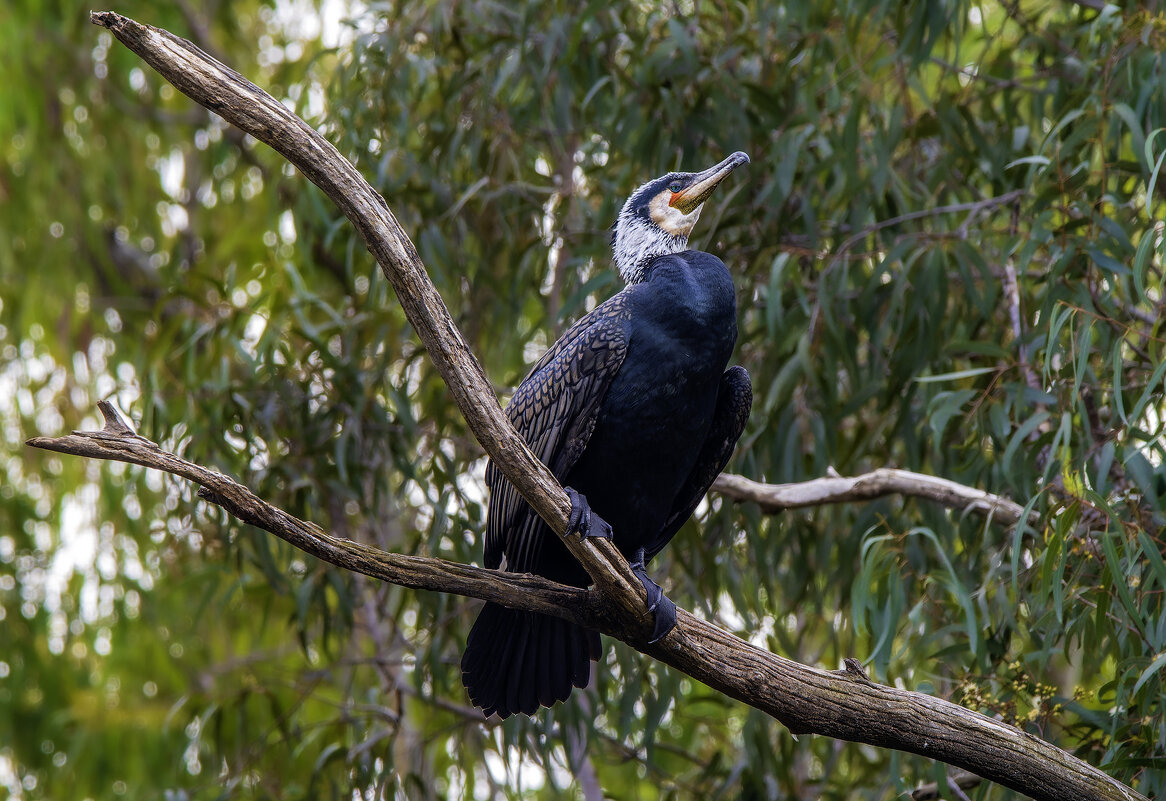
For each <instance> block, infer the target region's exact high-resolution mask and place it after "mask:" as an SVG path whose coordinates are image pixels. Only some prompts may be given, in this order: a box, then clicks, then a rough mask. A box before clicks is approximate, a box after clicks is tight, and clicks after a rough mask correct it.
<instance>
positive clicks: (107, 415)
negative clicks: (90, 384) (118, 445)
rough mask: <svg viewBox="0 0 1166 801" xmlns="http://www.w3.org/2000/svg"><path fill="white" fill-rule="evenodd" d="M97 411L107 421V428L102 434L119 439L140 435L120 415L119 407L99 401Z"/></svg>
mask: <svg viewBox="0 0 1166 801" xmlns="http://www.w3.org/2000/svg"><path fill="white" fill-rule="evenodd" d="M97 409H98V411H100V412H101V416H102V417H103V418H104V419H105V427H104V428H102V429H101V433H103V434H109V435H112V436H117V437H136V436H137V435H138V432H136V431H134V429H133V427H131V426H130V424H129V423H127V422H126V421H125V418H124V417H122V416H121V414H119V413H118V411H117V407H116V406H114V405H113V404H112V403H110V402H109V401H107V400H101V401H97Z"/></svg>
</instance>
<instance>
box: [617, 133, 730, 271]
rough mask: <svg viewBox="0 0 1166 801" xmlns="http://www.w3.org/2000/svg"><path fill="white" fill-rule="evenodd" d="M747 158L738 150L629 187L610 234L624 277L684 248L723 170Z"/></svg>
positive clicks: (724, 171) (724, 173)
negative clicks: (698, 167)
mask: <svg viewBox="0 0 1166 801" xmlns="http://www.w3.org/2000/svg"><path fill="white" fill-rule="evenodd" d="M748 163H749V157H748V156H746V155H745V154H744V153H742V152H741V151H737V152H736V153H734V154H733V155H731V156H729V157H728V158H727V159H725V160H724V161H722V162H721V163H720V164H718V165H717V166H715V167H709V168H708V169H707V170H705V171H704V172H670V173H668V174H667V175H665V176H662V177H660V178H657V179H655V180H654V181H649V182H648V183H646V184H644V185H643V186H641V187H640V188H639V189H637V190H636V191H635V192H632V196H631V197H630V198H628V202H627V203H625V204H624V206H623V210H622V211H621V212H620V213H619V219H618V220H616V223H615V231H614V232H613V234H612V237H611V245H612V249H613V250H614V251H615V266H616V267H617V268H618V269H619V274H620V275H621V276H622V277H623V279H624V281H625V282H627V283H629V284H634V283H636V282H637V281H641V280H643V278H644V270H645V269H646V268H647V266H648V262H650V261H651V260H652V259H654V258H656V257H657V256H664V255H666V254H669V253H679V252H680V251H682V250H684V249H686V248H687V247H688V235H689V234H690V233H692V227H693V226H694V225H696V220H697V218H698V217H700V210H701V208H702V207H703V206H704V202H705V200H706V199H707V198H708V196H709V195H711V194H712V193H713V190H714V189H716V188H717V184H719V183H720V182H721V181H723V180H724V179H725V176H727V175H728V174H729V173H731V172H732V171H733V170H734V169H735V168H736V167H739V166H740V165H742V164H748Z"/></svg>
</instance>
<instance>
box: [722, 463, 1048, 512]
mask: <svg viewBox="0 0 1166 801" xmlns="http://www.w3.org/2000/svg"><path fill="white" fill-rule="evenodd" d="M712 489H713V490H715V491H716V492H719V493H721V495H724V496H725V497H726V498H730V499H732V500H734V501H744V502H752V503H756V504H757V505H758V506H760V507H761V509H762V510H763V511H765V512H770V513H773V512H782V511H785V510H786V509H801V508H804V507H807V506H822V505H823V504H828V503H850V502H853V501H869V500H873V499H874V498H881V497H883V496H886V495H906V496H910V497H915V498H924V499H926V500H929V501H934V502H936V503H939V504H942V505H943V506H946V507H947V508H948V509H957V510H960V511H964V512H970V513H974V514H979V515H983V516H985V517H987V518H988V519H990V520H992V521H994V522H997V523H1000V524H1001V525H1004V526H1014V525H1016V524H1017V523H1019V522H1020V521H1021V519H1022V518H1023V517H1024V507H1023V506H1021V505H1020V504H1018V503H1016V502H1015V501H1010V500H1008V499H1007V498H1005V497H1002V496H1000V495H993V494H992V493H990V492H984V491H983V490H978V489H975V488H973V487H968V486H965V485H964V484H959V483H957V482H955V481H949V480H948V479H946V478H939V477H937V476H928V475H924V474H923V473H913V472H911V471H910V470H900V469H898V468H895V467H881V468H879V469H877V470H872V471H871V472H869V473H863V474H862V475H860V476H839V475H832V476H827V477H826V478H815V479H813V480H812V481H801V482H797V483H793V484H762V483H759V482H757V481H753V480H752V479H748V478H745V477H744V476H738V475H733V474H732V473H722V474H721V475H720V476H717V480H716V481H714V482H713V486H712ZM1028 522H1029V524H1030V525H1033V526H1036V525H1038V524H1039V523H1040V516H1039V515H1037V514H1036V513H1035V512H1032V513H1030V514H1029V516H1028Z"/></svg>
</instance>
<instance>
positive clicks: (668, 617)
mask: <svg viewBox="0 0 1166 801" xmlns="http://www.w3.org/2000/svg"><path fill="white" fill-rule="evenodd" d="M629 567H631V569H632V573H634V574H635V576H636V578H638V579H639V580H640V583H641V584H643V585H644V589H645V590H646V591H647V593H648V611H649V612H651V613H652V614H653V616H654V617H655V621H656V622H655V625H654V626H653V628H652V638H651V639H650V640H648V642H658V641H659V640H661V639H663V637H664V635H665V634H667V633H668V632H670V631H672V627H673V626H675V625H676V604H674V603H672V601H671V600H670V599H669V598H668V596H667V595H665V594H664V590H662V589H661V588H660V585H659V584H657V583H656V582H654V581H652V579H651V577H650V576H648V569H647V567H646V566H645V565H644V549H643V548H640V550H638V551H636V560H635V561H634V562H632V563H631V564H630V565H629Z"/></svg>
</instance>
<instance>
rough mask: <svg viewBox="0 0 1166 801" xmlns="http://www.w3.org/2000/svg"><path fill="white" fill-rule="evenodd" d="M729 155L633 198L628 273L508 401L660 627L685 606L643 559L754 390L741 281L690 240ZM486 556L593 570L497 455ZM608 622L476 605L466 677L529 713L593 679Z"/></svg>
mask: <svg viewBox="0 0 1166 801" xmlns="http://www.w3.org/2000/svg"><path fill="white" fill-rule="evenodd" d="M748 161H749V157H748V156H746V155H745V154H744V153H740V152H738V153H734V154H733V155H731V156H729V157H728V158H727V159H725V160H724V161H722V162H721V163H720V164H718V165H716V166H715V167H711V168H709V169H707V170H705V171H703V172H698V173H677V172H674V173H669V174H668V175H665V176H663V177H661V178H657V179H656V180H654V181H650V182H648V183H646V184H644V185H643V186H641V187H640V188H639V189H637V190H636V191H635V192H634V193H633V194H632V196H631V197H630V198H629V199H628V201H627V203H625V204H624V207H623V210H622V211H621V212H620V214H619V219H618V221H617V222H616V224H615V231H614V234H613V236H612V245H613V249H614V252H615V264H616V266H617V267H618V268H619V272H620V275H621V276H622V277H623V279H624V281H626V282H627V286H626V287H625V288H624V289H623V290H622V291H620V292H619V293H618V294H616V295H615V296H614V297H612V298H610V299H609V300H607V301H606V302H605V303H603V304H601V305H599V306H598V307H596V308H595V309H594V310H593V311H591V312H590V313H589V314H587V315H585V316H584V317H583V318H582V319H580V320H579V321H578V322H576V323H575V324H574V325H573V326H571V328H570V330H568V331H567V333H566V334H564V335H563V336H562V338H561V339H559V341H558V342H556V343H555V344H554V345H553V346H552V347H551V349H550V350H548V351H547V352H546V354H544V355H543V357H542V358H541V359H539V361H538V363H537V364H536V365H535V366H534V368H533V369H532V370H531V371H530V374H529V375H528V376H527V377H526V379H525V380H523V382H522V384H521V385H520V386H519V387H518V389H517V390H516V391H515V393H514V397H513V398H512V399H511V401H510V404H509V405H508V406H507V407H506V415H507V417H508V418H509V419H510V422H511V423H513V424H514V427H515V428H516V429H517V430H518V432H519V433H520V434H521V435H522V436H523V437H524V438H525V439H526V441H527V443H528V444H529V445H530V447H531V449H532V450H533V451H534V453H535V455H536V456H538V457H539V458H540V459H541V460H542V461H543V462H544V463H545V464H546V465H547V466H548V467H549V468H550V469H551V472H553V473H554V475H555V477H556V478H557V479H558V480H559V482H560V483H561V484H563V486H564V487H565V488H566V489H567V494H568V495H569V496H570V498H571V506H572V514H571V521H572V522H571V528H572V529H573V530H574V533H579V534H582V535H584V536H604V535H611V534H612V533H613V532H614V540H613V541H614V543H615V545H616V546H617V547H618V548H619V550H620V551H621V552H622V553H623V554H624V556H626V557H627V558H628V560H629V561H630V562H632V567H633V570H634V572H635V573H636V575H637V576H638V577H639V578H640V580H641V581H642V582H643V583H644V586H645V588H646V589H647V590H648V599H649V605H650V606H651V607H652V608H653V611H654V613H655V620H656V625H655V631H654V633H653V638H654V639H659V638H660V637H662V636H663V635H664V634H666V633H667V631H668V630H669V629H670V628H671V627H672V626H673V625H675V622H676V607H675V606H673V604H672V602H671V601H669V600H668V599H667V598H665V597H664V596H663V593H662V592H661V590H660V587H659V586H657V585H656V584H655V583H654V582H652V581H651V579H649V578H648V575H647V573H646V572H645V568H644V565H645V563H646V562H647V561H648V560H650V559H651V558H652V557H653V556H655V555H656V554H657V553H658V552H659V551H660V550H661V549H662V548H663V547H664V546H665V545H667V544H668V541H669V540H671V539H672V537H673V535H675V534H676V532H677V530H679V528H680V527H681V526H682V525H683V524H684V522H685V521H686V520H688V518H689V517H690V516H691V515H692V512H693V510H695V509H696V506H697V504H698V503H700V500H701V498H703V497H704V494H705V492H706V491H707V490H708V488H709V485H710V484H711V483H712V481H713V479H714V478H716V476H717V474H718V473H720V471H721V470H722V469H723V468H724V466H725V463H726V462H727V461H728V460H729V456H730V455H731V453H732V451H733V446H734V445H735V444H736V442H737V438H738V437H739V436H740V435H741V430H742V429H743V428H744V426H745V420H746V418H747V417H748V416H749V407H750V405H751V403H752V398H753V394H752V391H751V389H750V387H749V376H748V374H747V373H746V372H745V370H744V368H742V367H732V368H730V369H728V370H726V369H725V366H726V365H727V363H728V361H729V356H730V355H731V354H732V352H733V346H734V344H735V342H736V340H737V314H736V299H735V297H734V291H733V281H732V278H731V277H730V275H729V271H728V269H727V268H726V267H725V265H724V263H723V262H721V260H720V259H718V258H717V257H716V256H713V255H710V254H708V253H703V252H701V251H697V250H687V249H686V248H687V247H688V236H689V234H690V233H691V231H692V228H693V225H695V223H696V220H697V217H698V216H699V215H700V211H701V208H702V206H703V204H704V201H705V200H706V199H707V198H708V196H709V195H710V194H711V193H712V191H713V190H714V189H715V188H716V186H717V184H719V183H720V182H721V181H722V180H723V179H724V178H725V176H727V175H728V174H729V173H730V172H732V170H733V169H734V168H735V167H738V166H739V165H741V164H745V163H748ZM486 483H487V484H488V485H489V487H490V506H489V517H488V520H487V522H486V547H485V560H484V561H485V564H486V566H487V567H490V568H498V567H505V569H506V570H509V571H513V572H518V573H537V574H539V575H542V576H546V577H547V578H550V579H553V580H555V581H558V582H561V583H564V584H570V585H574V586H578V587H585V586H587V585H589V584H590V583H591V579H590V578H589V577H588V575H587V573H586V571H584V569H583V567H582V566H581V565H580V564H579V562H578V561H577V560H576V559H575V557H574V556H572V555H571V553H570V551H568V550H567V549H566V547H565V546H564V545H563V543H562V542H561V541H560V540H559V538H558V537H557V536H556V535H555V533H554V532H553V531H551V530H550V528H549V527H548V526H547V525H546V523H544V522H543V521H542V519H541V518H540V517H539V516H538V515H537V514H535V512H534V510H532V509H531V508H530V506H529V505H528V504H527V503H526V501H525V500H523V498H522V496H520V495H519V494H518V491H517V490H516V489H515V488H514V487H513V486H512V485H511V484H510V482H508V481H507V480H506V479H505V478H504V477H503V476H502V473H501V472H500V471H499V470H498V469H497V467H495V466H494V464H493V463H491V464H490V465H489V466H488V467H487V469H486ZM599 656H600V649H599V634H598V632H595V631H589V630H587V629H583V628H580V627H579V626H576V625H574V624H571V623H568V622H567V621H565V620H562V619H560V618H556V617H548V616H545V615H539V614H534V613H531V612H521V611H516V610H512V609H507V608H505V607H503V606H499V605H498V604H494V603H487V604H486V605H485V607H483V609H482V612H481V614H480V615H479V617H478V620H477V622H476V623H475V624H474V627H473V629H472V630H471V631H470V634H469V638H468V641H467V643H466V651H465V655H464V656H463V657H462V682H463V683H464V684H465V686H466V689H467V690H468V691H469V695H470V699H471V700H472V701H473V703H474V704H475V705H476V706H479V707H481V708H482V710H483V711H484V712H485V713H486V714H491V713H497V714H498V715H499V716H501V717H504V718H505V717H507V716H509V715H511V714H513V713H515V712H523V713H526V714H528V715H529V714H532V713H533V712H534V711H535V710H537V709H538V707H539V705H540V704H541V705H543V706H550V705H551V704H553V703H554V702H555V701H562V700H565V699H566V698H567V696H568V695H570V693H571V688H572V687H584V686H586V684H587V681H588V678H589V676H590V668H591V664H590V661H591V660H592V659H598V658H599Z"/></svg>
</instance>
